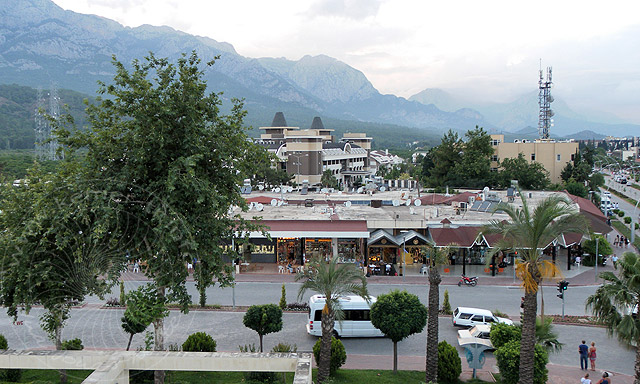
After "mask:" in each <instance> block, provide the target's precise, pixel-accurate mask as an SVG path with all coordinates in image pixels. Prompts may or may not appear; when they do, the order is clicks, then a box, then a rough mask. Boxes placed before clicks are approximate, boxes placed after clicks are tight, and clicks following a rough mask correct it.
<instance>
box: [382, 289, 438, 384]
mask: <svg viewBox="0 0 640 384" xmlns="http://www.w3.org/2000/svg"><path fill="white" fill-rule="evenodd" d="M371 323H372V324H373V326H374V327H376V328H378V329H379V330H380V331H381V332H382V333H383V334H384V335H385V336H387V337H388V338H390V339H391V341H392V342H393V373H397V372H398V342H399V341H401V340H404V339H405V338H407V337H408V336H411V335H413V334H414V333H418V332H422V330H423V329H424V326H425V325H426V324H427V308H425V306H424V305H423V304H422V303H421V302H420V299H419V298H418V296H416V295H412V294H410V293H408V292H407V291H402V292H401V291H398V290H394V291H391V292H389V293H388V294H385V295H380V296H378V299H377V300H376V302H375V303H373V305H372V306H371Z"/></svg>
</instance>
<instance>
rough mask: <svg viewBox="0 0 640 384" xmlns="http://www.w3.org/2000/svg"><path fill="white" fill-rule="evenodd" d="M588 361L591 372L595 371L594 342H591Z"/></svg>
mask: <svg viewBox="0 0 640 384" xmlns="http://www.w3.org/2000/svg"><path fill="white" fill-rule="evenodd" d="M589 361H591V370H592V371H595V370H596V342H595V341H592V342H591V348H589Z"/></svg>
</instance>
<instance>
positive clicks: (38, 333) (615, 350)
mask: <svg viewBox="0 0 640 384" xmlns="http://www.w3.org/2000/svg"><path fill="white" fill-rule="evenodd" d="M138 284H139V283H128V284H127V288H133V287H135V286H137V285H138ZM280 287H281V285H280V284H273V283H239V284H238V287H237V288H236V303H237V304H238V305H249V304H258V303H277V302H278V300H279V299H280ZM286 287H287V292H288V301H294V298H295V295H296V293H297V288H298V287H299V285H298V284H295V283H291V284H287V285H286ZM189 288H190V290H193V291H194V292H195V289H194V288H193V287H192V286H190V287H189ZM369 288H370V291H371V292H372V294H374V295H378V294H380V293H383V292H388V291H390V290H392V289H407V291H409V292H412V293H415V294H417V295H418V296H419V297H420V298H421V300H422V302H423V303H426V302H427V296H426V295H427V287H425V286H416V285H400V284H398V285H391V286H389V285H383V284H376V285H370V286H369ZM444 289H448V290H449V293H450V296H451V304H452V306H454V307H455V306H476V307H484V308H488V309H500V310H502V311H503V312H506V313H507V314H510V315H513V316H515V317H516V319H517V316H518V313H519V306H518V305H519V302H520V299H519V297H520V295H521V292H520V290H519V289H514V288H505V287H490V286H477V287H473V288H471V287H458V286H445V287H443V289H442V292H444ZM594 290H595V287H573V288H571V287H570V289H569V291H568V293H567V298H568V299H567V313H571V314H584V304H583V303H584V299H585V298H586V297H587V296H588V295H589V294H591V293H593V292H594ZM442 292H441V293H442ZM544 292H545V298H546V302H545V308H546V313H548V314H551V313H560V309H561V308H560V304H561V301H560V300H559V299H557V298H556V297H555V289H554V288H552V287H545V288H544ZM209 297H210V300H209V301H210V302H214V303H219V304H225V305H227V304H230V303H231V290H230V289H224V290H221V289H219V288H215V289H212V292H211V294H210V295H209ZM89 301H90V302H91V303H90V304H88V305H87V306H86V307H85V308H82V309H73V310H72V312H71V318H70V319H69V321H68V322H67V325H66V326H65V328H64V331H63V338H64V339H71V338H75V337H79V338H81V339H82V341H83V343H84V345H85V346H86V347H87V348H98V349H104V348H106V349H110V348H124V347H125V346H126V342H127V340H128V336H127V335H126V334H125V333H124V332H123V331H122V329H121V328H120V318H121V317H122V314H123V311H122V310H121V309H98V308H97V307H98V303H101V301H99V300H98V299H97V298H92V299H91V300H89ZM41 314H42V309H39V308H35V309H33V310H32V311H31V313H30V314H29V315H25V314H21V315H20V320H22V321H23V325H14V324H12V319H11V318H9V317H8V316H7V315H6V314H5V313H3V314H0V333H2V334H3V335H5V336H6V337H7V340H8V342H9V346H10V347H11V348H13V349H29V348H46V347H50V346H51V345H52V343H51V341H49V340H48V339H47V337H46V335H45V333H44V332H43V331H42V330H41V329H40V324H39V319H38V317H39V316H40V315H41ZM243 315H244V314H243V313H242V312H222V311H191V312H190V313H189V314H187V315H184V314H181V313H179V312H177V311H171V314H170V316H169V317H168V318H167V319H166V321H165V330H166V333H165V343H167V344H173V343H178V344H180V343H182V342H183V341H184V340H185V339H186V338H187V336H188V335H189V334H191V333H193V332H197V331H203V332H207V333H209V334H211V335H212V336H213V337H214V338H215V339H216V341H217V343H218V350H219V351H237V350H238V346H239V345H244V344H248V343H256V344H258V342H259V340H258V336H257V334H255V332H253V331H251V330H249V329H247V328H245V327H244V326H243V325H242V316H243ZM283 321H284V327H283V330H282V331H281V332H278V333H276V334H271V335H266V336H265V338H264V341H265V346H266V349H270V348H271V347H272V346H273V345H275V344H277V343H279V342H287V343H290V344H296V345H297V346H298V349H299V350H300V351H309V350H311V348H312V346H313V343H314V342H315V341H316V340H317V339H316V338H315V337H311V336H309V335H307V334H306V331H305V324H306V315H305V314H304V313H286V314H284V317H283ZM151 330H152V327H150V328H149V331H151ZM439 330H440V332H439V333H440V339H441V340H446V341H448V342H449V343H450V344H452V345H455V346H457V341H456V334H457V333H456V332H457V330H458V329H457V328H454V327H453V326H452V325H451V319H450V318H449V317H441V318H440V327H439ZM555 330H556V331H557V332H558V334H559V339H560V341H561V342H563V343H565V344H566V346H565V348H564V349H563V350H562V351H561V352H560V353H557V354H551V355H550V361H551V362H552V363H556V364H561V365H573V364H578V359H577V353H576V349H577V345H578V344H579V341H580V340H581V339H583V338H584V339H585V340H587V341H588V342H591V341H595V342H596V346H597V347H598V351H599V354H598V366H599V367H601V368H603V369H609V370H612V371H616V372H621V373H625V374H632V373H633V361H634V360H635V351H633V350H628V349H626V348H624V347H623V346H622V345H620V344H619V343H618V342H617V341H616V340H615V339H610V338H609V337H608V336H607V334H606V331H605V330H604V329H602V328H596V327H578V326H561V325H556V326H555ZM343 342H344V344H345V348H346V349H347V353H351V354H364V355H374V356H379V358H380V361H381V364H383V365H384V366H388V364H390V361H391V354H392V343H391V342H390V341H389V340H388V339H382V338H381V339H343ZM425 342H426V331H424V332H422V333H420V334H417V335H413V336H410V337H409V338H407V339H406V340H403V341H402V342H400V343H399V345H398V352H399V354H400V355H401V356H421V355H423V354H424V353H425ZM141 345H143V336H142V335H136V336H135V338H134V342H133V348H137V347H138V346H141Z"/></svg>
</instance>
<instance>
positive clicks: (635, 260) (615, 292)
mask: <svg viewBox="0 0 640 384" xmlns="http://www.w3.org/2000/svg"><path fill="white" fill-rule="evenodd" d="M618 270H620V273H619V274H618V275H617V276H616V274H614V273H613V272H603V273H601V274H600V278H601V279H603V280H604V284H602V285H601V286H600V287H598V289H597V290H596V293H595V294H593V295H591V296H589V297H588V298H587V302H586V307H587V310H590V311H591V312H592V313H593V315H594V316H595V317H596V318H597V319H598V320H600V321H602V322H603V323H604V324H605V325H606V327H607V330H608V332H609V334H611V335H616V336H617V337H618V339H619V340H620V341H622V342H624V343H627V344H635V345H636V346H640V321H639V320H638V319H637V317H636V316H637V310H638V308H639V307H640V257H638V255H637V254H635V253H633V252H625V253H624V254H623V255H622V257H621V258H620V260H619V261H618ZM634 310H635V312H636V313H635V314H634ZM634 373H635V381H634V382H635V383H638V382H640V348H637V349H636V362H635V366H634Z"/></svg>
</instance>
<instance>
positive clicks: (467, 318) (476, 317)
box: [451, 307, 513, 327]
mask: <svg viewBox="0 0 640 384" xmlns="http://www.w3.org/2000/svg"><path fill="white" fill-rule="evenodd" d="M451 321H452V322H453V325H454V326H459V327H473V326H474V325H479V324H491V323H503V324H508V325H513V321H511V320H509V319H506V318H504V317H497V316H494V315H493V313H491V311H489V310H486V309H480V308H469V307H458V308H456V309H455V310H454V311H453V317H452V318H451Z"/></svg>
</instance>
